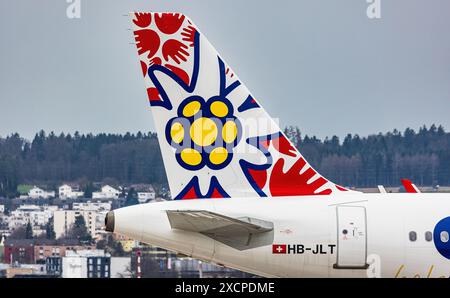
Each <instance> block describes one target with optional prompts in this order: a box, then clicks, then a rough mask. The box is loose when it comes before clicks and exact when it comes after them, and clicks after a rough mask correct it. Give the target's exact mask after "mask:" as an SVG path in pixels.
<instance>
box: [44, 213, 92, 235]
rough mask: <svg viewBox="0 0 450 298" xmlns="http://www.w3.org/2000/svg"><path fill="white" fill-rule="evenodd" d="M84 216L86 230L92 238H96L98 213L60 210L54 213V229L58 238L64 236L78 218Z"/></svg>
mask: <svg viewBox="0 0 450 298" xmlns="http://www.w3.org/2000/svg"><path fill="white" fill-rule="evenodd" d="M80 215H81V216H83V217H84V221H85V222H86V228H87V230H88V232H89V234H91V236H92V237H95V225H96V220H97V212H95V211H81V210H58V211H55V212H54V215H53V216H54V218H53V229H54V231H55V235H56V238H60V237H61V236H64V235H65V234H66V233H67V232H68V231H69V230H70V229H71V227H72V225H73V224H74V223H75V218H76V217H77V216H80Z"/></svg>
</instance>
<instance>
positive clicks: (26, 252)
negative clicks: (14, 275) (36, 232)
mask: <svg viewBox="0 0 450 298" xmlns="http://www.w3.org/2000/svg"><path fill="white" fill-rule="evenodd" d="M4 245H5V248H4V255H3V263H6V264H31V263H34V240H32V239H6V240H5V244H4Z"/></svg>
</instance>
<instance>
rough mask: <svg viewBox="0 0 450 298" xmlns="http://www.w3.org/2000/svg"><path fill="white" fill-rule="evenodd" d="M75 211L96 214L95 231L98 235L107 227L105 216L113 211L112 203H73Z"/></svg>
mask: <svg viewBox="0 0 450 298" xmlns="http://www.w3.org/2000/svg"><path fill="white" fill-rule="evenodd" d="M72 209H73V210H80V211H93V212H95V213H96V217H95V229H96V234H98V233H101V232H102V231H103V227H104V225H105V216H106V213H107V212H108V211H110V210H111V203H109V202H90V201H89V202H86V203H73V206H72Z"/></svg>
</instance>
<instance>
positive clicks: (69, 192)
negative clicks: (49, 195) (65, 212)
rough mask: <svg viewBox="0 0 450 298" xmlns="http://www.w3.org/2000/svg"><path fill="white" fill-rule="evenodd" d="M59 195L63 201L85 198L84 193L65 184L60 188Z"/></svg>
mask: <svg viewBox="0 0 450 298" xmlns="http://www.w3.org/2000/svg"><path fill="white" fill-rule="evenodd" d="M58 195H59V198H60V199H61V200H66V199H76V198H80V197H82V196H84V192H82V191H78V190H76V189H74V188H73V187H72V186H70V185H68V184H64V185H61V186H60V187H59V188H58Z"/></svg>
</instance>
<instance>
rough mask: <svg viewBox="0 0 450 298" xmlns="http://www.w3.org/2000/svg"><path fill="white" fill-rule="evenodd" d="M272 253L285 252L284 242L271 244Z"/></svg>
mask: <svg viewBox="0 0 450 298" xmlns="http://www.w3.org/2000/svg"><path fill="white" fill-rule="evenodd" d="M272 253H273V254H285V253H286V244H273V245H272Z"/></svg>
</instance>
